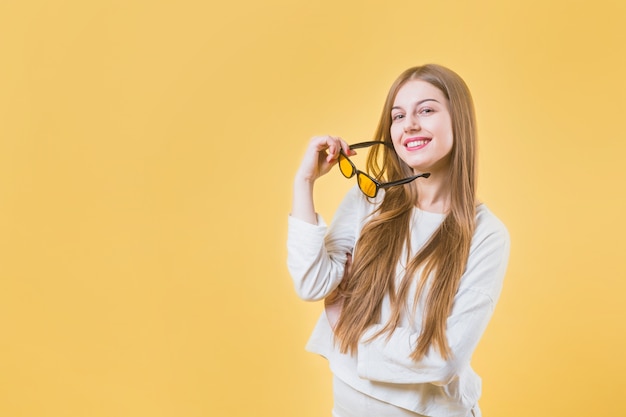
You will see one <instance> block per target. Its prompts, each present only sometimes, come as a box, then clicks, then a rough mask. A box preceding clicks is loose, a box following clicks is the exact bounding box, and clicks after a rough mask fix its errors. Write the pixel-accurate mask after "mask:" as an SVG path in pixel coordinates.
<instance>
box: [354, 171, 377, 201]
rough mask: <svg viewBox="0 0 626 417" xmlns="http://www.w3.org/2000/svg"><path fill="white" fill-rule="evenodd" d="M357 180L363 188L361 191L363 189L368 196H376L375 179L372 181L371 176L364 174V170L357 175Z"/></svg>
mask: <svg viewBox="0 0 626 417" xmlns="http://www.w3.org/2000/svg"><path fill="white" fill-rule="evenodd" d="M357 181H358V183H359V188H360V189H361V191H363V194H365V195H366V196H368V197H376V192H377V189H376V184H375V183H374V181H372V179H371V178H370V177H368V176H367V175H365V174H363V173H362V172H359V175H358V176H357Z"/></svg>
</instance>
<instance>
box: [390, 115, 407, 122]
mask: <svg viewBox="0 0 626 417" xmlns="http://www.w3.org/2000/svg"><path fill="white" fill-rule="evenodd" d="M403 118H404V115H403V114H393V115H391V120H392V121H394V122H395V121H397V120H402V119H403Z"/></svg>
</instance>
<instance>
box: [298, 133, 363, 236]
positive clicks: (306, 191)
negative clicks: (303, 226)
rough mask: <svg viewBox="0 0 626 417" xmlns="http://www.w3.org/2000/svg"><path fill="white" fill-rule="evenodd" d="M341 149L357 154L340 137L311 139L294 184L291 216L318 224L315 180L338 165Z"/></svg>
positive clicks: (316, 137)
mask: <svg viewBox="0 0 626 417" xmlns="http://www.w3.org/2000/svg"><path fill="white" fill-rule="evenodd" d="M341 149H343V151H344V153H345V154H346V155H348V156H350V155H354V154H355V153H356V152H354V151H353V150H351V149H350V147H349V146H348V144H347V143H346V142H345V141H343V140H342V139H341V138H338V137H334V136H315V137H314V138H312V139H311V141H310V142H309V146H308V147H307V149H306V152H305V154H304V158H303V160H302V163H301V164H300V168H298V172H297V173H296V178H295V181H294V184H293V185H294V186H293V204H292V209H291V216H293V217H295V218H298V219H300V220H304V221H306V222H308V223H311V224H317V213H316V212H315V204H314V202H313V184H314V183H315V180H317V179H318V178H319V177H321V176H322V175H324V174H326V173H328V171H330V169H331V168H332V167H333V165H335V164H336V163H337V159H338V158H339V153H340V151H341Z"/></svg>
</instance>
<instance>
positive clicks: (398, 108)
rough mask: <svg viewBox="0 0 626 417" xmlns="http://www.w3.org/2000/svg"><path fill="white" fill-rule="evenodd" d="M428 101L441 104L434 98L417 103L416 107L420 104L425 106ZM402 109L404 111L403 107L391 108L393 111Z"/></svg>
mask: <svg viewBox="0 0 626 417" xmlns="http://www.w3.org/2000/svg"><path fill="white" fill-rule="evenodd" d="M427 101H434V102H436V103H439V104H441V103H440V102H439V101H438V100H435V99H434V98H425V99H424V100H420V101H418V102H417V103H415V105H416V106H419V105H420V104H424V103H426V102H427ZM401 109H402V107H400V106H393V107H392V108H391V110H401Z"/></svg>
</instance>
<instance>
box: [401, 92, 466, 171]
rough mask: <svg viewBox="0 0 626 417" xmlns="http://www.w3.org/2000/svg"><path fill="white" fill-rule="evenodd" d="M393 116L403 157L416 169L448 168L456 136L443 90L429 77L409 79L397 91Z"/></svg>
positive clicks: (442, 169)
mask: <svg viewBox="0 0 626 417" xmlns="http://www.w3.org/2000/svg"><path fill="white" fill-rule="evenodd" d="M390 116H391V127H390V134H391V140H392V142H393V146H394V148H395V150H396V152H397V154H398V156H399V157H400V159H402V160H403V161H404V162H405V163H406V164H407V165H409V166H410V167H411V168H413V170H414V171H415V172H430V173H431V174H432V175H437V174H439V173H445V172H447V171H448V169H449V167H450V154H451V152H452V145H453V142H454V137H453V134H452V119H451V117H450V111H449V109H448V100H447V99H446V97H445V95H444V94H443V92H442V91H441V90H439V89H438V88H437V87H435V86H433V85H432V84H430V83H428V82H426V81H422V80H409V81H407V82H406V83H404V85H402V87H400V89H399V90H398V93H397V94H396V97H395V100H394V102H393V106H392V109H391V115H390Z"/></svg>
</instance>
